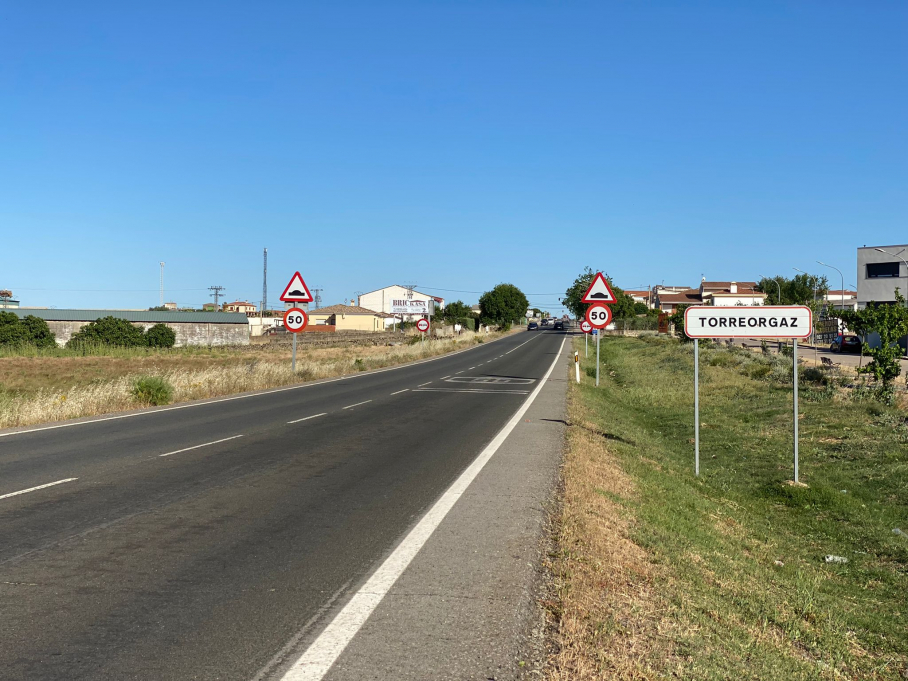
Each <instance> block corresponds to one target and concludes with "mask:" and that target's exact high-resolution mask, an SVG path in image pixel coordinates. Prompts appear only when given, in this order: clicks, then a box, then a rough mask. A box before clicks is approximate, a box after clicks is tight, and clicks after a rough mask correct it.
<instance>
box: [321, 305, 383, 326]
mask: <svg viewBox="0 0 908 681" xmlns="http://www.w3.org/2000/svg"><path fill="white" fill-rule="evenodd" d="M393 320H394V315H391V314H388V313H386V312H378V311H376V310H370V309H368V308H365V307H360V306H359V305H329V306H328V307H320V308H319V309H317V310H310V311H309V323H310V324H314V325H316V326H323V325H325V326H333V327H334V328H335V330H336V331H384V330H385V327H386V326H387V325H389V324H390V323H392V322H393Z"/></svg>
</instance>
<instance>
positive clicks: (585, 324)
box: [580, 319, 593, 333]
mask: <svg viewBox="0 0 908 681" xmlns="http://www.w3.org/2000/svg"><path fill="white" fill-rule="evenodd" d="M580 330H581V331H583V333H589V332H590V331H592V330H593V325H592V324H590V323H589V322H588V321H586V320H585V319H584V320H583V321H582V322H580Z"/></svg>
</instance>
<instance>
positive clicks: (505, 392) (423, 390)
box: [413, 388, 530, 395]
mask: <svg viewBox="0 0 908 681" xmlns="http://www.w3.org/2000/svg"><path fill="white" fill-rule="evenodd" d="M413 392H415V393H482V394H484V395H487V394H489V393H501V394H502V395H529V394H530V391H529V390H475V389H474V390H469V389H466V390H457V389H456V388H416V389H415V390H414V391H413Z"/></svg>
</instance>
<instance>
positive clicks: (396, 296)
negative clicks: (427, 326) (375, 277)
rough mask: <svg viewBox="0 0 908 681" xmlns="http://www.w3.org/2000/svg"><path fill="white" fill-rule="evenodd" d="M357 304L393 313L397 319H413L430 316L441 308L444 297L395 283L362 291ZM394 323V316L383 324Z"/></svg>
mask: <svg viewBox="0 0 908 681" xmlns="http://www.w3.org/2000/svg"><path fill="white" fill-rule="evenodd" d="M357 305H359V306H360V307H365V308H368V309H370V310H377V311H378V312H385V313H387V314H391V315H394V317H396V319H398V320H403V321H415V320H417V319H420V318H422V317H432V316H433V315H434V314H435V311H436V310H441V309H443V308H444V306H445V299H444V298H439V297H438V296H431V295H429V294H428V293H422V292H420V291H417V290H415V289H413V290H411V289H408V288H407V287H406V286H400V285H398V284H395V285H393V286H386V287H385V288H380V289H377V290H375V291H369V293H363V294H362V295H361V296H359V298H358V300H357ZM394 323H395V319H394V318H387V319H385V326H391V325H392V324H394Z"/></svg>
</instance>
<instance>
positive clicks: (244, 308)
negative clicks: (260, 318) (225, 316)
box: [223, 300, 258, 315]
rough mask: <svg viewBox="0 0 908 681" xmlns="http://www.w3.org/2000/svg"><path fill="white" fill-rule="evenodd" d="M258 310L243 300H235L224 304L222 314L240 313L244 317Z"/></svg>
mask: <svg viewBox="0 0 908 681" xmlns="http://www.w3.org/2000/svg"><path fill="white" fill-rule="evenodd" d="M257 309H258V308H257V307H256V306H255V305H254V304H253V303H249V302H247V301H245V300H235V301H233V302H232V303H224V307H223V310H224V312H242V313H243V314H245V315H252V314H255V311H256V310H257Z"/></svg>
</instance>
